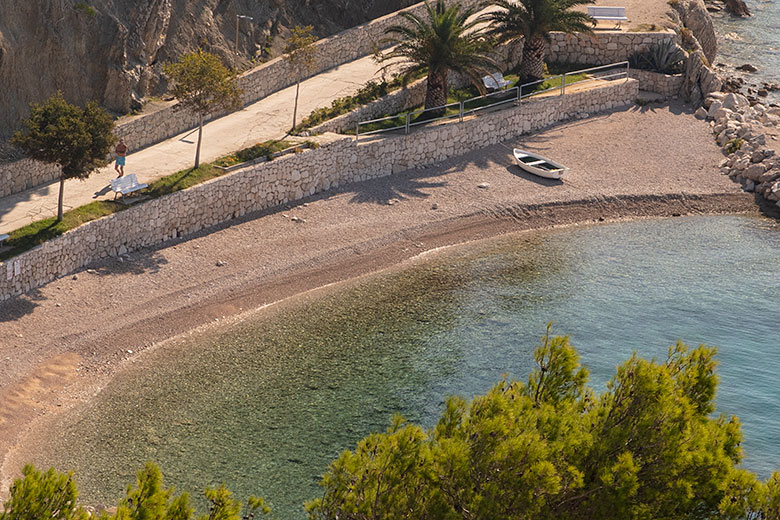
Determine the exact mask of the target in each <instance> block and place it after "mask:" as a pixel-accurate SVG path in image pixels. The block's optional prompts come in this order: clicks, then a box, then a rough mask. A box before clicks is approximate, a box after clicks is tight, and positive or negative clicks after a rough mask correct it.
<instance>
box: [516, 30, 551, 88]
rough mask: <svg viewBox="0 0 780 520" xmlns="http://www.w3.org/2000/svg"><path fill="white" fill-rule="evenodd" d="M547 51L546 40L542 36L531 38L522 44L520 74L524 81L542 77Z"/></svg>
mask: <svg viewBox="0 0 780 520" xmlns="http://www.w3.org/2000/svg"><path fill="white" fill-rule="evenodd" d="M546 53H547V42H545V41H544V38H540V37H538V36H537V37H535V38H531V41H529V42H528V43H527V44H526V45H524V46H523V63H522V64H521V65H520V75H521V76H522V77H523V79H524V80H526V81H536V80H539V79H542V78H543V77H544V57H545V54H546Z"/></svg>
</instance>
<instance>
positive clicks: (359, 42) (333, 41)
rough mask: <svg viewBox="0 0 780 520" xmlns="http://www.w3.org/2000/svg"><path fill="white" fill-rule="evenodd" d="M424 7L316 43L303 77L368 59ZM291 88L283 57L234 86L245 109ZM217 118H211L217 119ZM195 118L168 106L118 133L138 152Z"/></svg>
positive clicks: (465, 0) (466, 0)
mask: <svg viewBox="0 0 780 520" xmlns="http://www.w3.org/2000/svg"><path fill="white" fill-rule="evenodd" d="M457 2H458V3H460V4H461V5H463V6H473V5H476V4H478V3H479V0H457ZM424 9H425V5H424V3H418V4H415V5H413V6H411V7H408V8H406V9H402V10H400V11H397V12H395V13H391V14H388V15H386V16H383V17H381V18H377V19H376V20H372V21H370V22H368V23H365V24H363V25H359V26H357V27H353V28H352V29H347V30H346V31H342V32H340V33H338V34H335V35H333V36H331V37H329V38H324V39H322V40H319V41H318V42H317V43H316V47H317V54H316V58H315V64H314V69H313V70H312V71H311V72H310V74H309V75H308V76H307V77H311V76H315V75H317V74H320V73H322V72H325V71H326V70H330V69H332V68H334V67H337V66H339V65H342V64H344V63H348V62H350V61H354V60H356V59H358V58H361V57H363V56H368V55H369V54H371V53H372V52H374V50H375V49H376V48H377V47H378V45H379V42H380V40H382V38H384V37H385V34H384V31H385V29H387V28H388V27H390V26H392V25H396V24H398V23H401V22H402V19H401V17H400V14H399V13H402V12H413V13H416V14H421V13H423V12H424ZM294 84H295V74H294V73H293V71H292V69H291V68H290V66H289V64H288V63H287V61H286V60H285V59H284V57H281V56H280V57H278V58H275V59H273V60H271V61H269V62H267V63H264V64H262V65H260V66H258V67H255V68H254V69H252V70H250V71H247V72H245V73H243V74H242V75H241V76H240V77H239V78H238V85H239V87H240V88H241V89H242V90H243V91H244V93H243V96H242V103H243V104H244V105H247V104H249V103H254V102H255V101H257V100H259V99H262V98H264V97H267V96H268V95H270V94H272V93H274V92H277V91H279V90H281V89H284V88H287V87H289V86H291V85H294ZM222 115H225V114H224V113H222V114H217V115H216V116H215V117H220V116H222ZM196 124H197V118H195V117H194V116H192V115H191V114H189V113H187V112H186V111H182V110H178V108H177V107H176V105H172V106H170V107H167V108H165V109H163V110H160V111H158V112H155V113H152V114H149V115H148V116H144V117H140V118H136V119H133V120H132V121H129V122H128V123H127V124H123V125H122V127H121V130H120V131H119V132H118V133H120V135H122V137H124V138H125V141H127V143H128V144H129V145H130V147H131V148H132V149H135V150H137V149H139V148H142V147H144V146H148V145H150V144H152V143H156V142H159V141H162V140H164V139H167V138H168V137H172V136H174V135H176V134H178V133H181V132H184V131H185V130H189V129H190V128H194V127H195V126H196Z"/></svg>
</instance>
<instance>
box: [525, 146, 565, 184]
mask: <svg viewBox="0 0 780 520" xmlns="http://www.w3.org/2000/svg"><path fill="white" fill-rule="evenodd" d="M514 153H515V159H517V164H519V165H520V167H521V168H522V169H524V170H525V171H527V172H528V173H533V174H534V175H538V176H539V177H546V178H547V179H560V178H561V177H563V176H564V175H565V174H566V172H567V171H569V168H568V167H566V166H564V165H562V164H558V163H557V162H555V161H551V160H550V159H548V158H546V157H542V156H541V155H539V154H536V153H532V152H526V151H524V150H520V149H517V148H515V150H514Z"/></svg>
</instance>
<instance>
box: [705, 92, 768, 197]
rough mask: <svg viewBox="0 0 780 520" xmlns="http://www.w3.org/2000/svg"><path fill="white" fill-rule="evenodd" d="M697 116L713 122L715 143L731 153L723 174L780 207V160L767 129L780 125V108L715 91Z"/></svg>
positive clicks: (721, 169) (721, 164)
mask: <svg viewBox="0 0 780 520" xmlns="http://www.w3.org/2000/svg"><path fill="white" fill-rule="evenodd" d="M705 111H706V112H705ZM696 116H697V117H699V118H702V117H706V118H707V119H708V120H709V121H710V126H711V128H712V133H713V134H714V135H715V140H716V141H717V143H718V145H719V146H720V147H721V148H723V152H724V153H725V154H727V156H726V158H725V159H723V161H721V163H720V171H721V173H722V174H724V175H728V176H729V177H731V178H732V179H734V180H735V181H737V182H740V183H741V184H742V186H743V189H744V190H745V191H747V192H755V193H758V194H759V195H761V196H762V197H764V198H765V199H766V200H768V201H771V202H774V203H775V204H776V205H777V206H778V207H780V157H778V156H777V154H776V153H775V150H773V149H772V148H768V147H767V146H766V141H767V139H766V134H765V133H764V130H763V129H764V128H766V127H776V126H778V125H780V107H768V106H765V105H763V104H761V103H755V104H751V102H750V100H748V98H747V97H745V96H743V95H742V94H737V93H733V92H731V93H726V92H713V93H711V94H710V95H709V96H707V98H705V100H704V106H703V107H702V108H700V109H699V110H697V112H696Z"/></svg>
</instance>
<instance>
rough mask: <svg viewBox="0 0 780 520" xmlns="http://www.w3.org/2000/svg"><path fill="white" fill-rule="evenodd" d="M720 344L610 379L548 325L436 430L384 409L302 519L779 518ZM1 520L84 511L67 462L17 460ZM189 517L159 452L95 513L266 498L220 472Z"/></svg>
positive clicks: (159, 518)
mask: <svg viewBox="0 0 780 520" xmlns="http://www.w3.org/2000/svg"><path fill="white" fill-rule="evenodd" d="M715 354H716V351H715V349H714V348H710V347H707V346H704V345H702V346H700V347H698V348H695V349H690V348H688V347H687V346H685V345H684V344H682V343H677V344H676V345H674V346H672V347H670V349H669V351H668V355H667V358H666V359H665V360H663V361H656V360H646V359H642V358H640V357H638V356H637V355H636V354H635V355H633V356H632V357H631V358H630V359H629V360H627V361H626V362H625V363H623V364H622V365H620V366H619V367H618V368H617V371H616V373H615V375H614V376H613V377H612V379H611V380H610V381H609V382H608V383H607V385H606V390H605V391H604V392H602V393H601V394H597V393H596V392H594V391H593V390H592V389H591V388H590V387H588V371H587V370H586V369H585V368H584V367H582V366H581V365H580V362H579V355H578V354H577V352H576V350H575V349H574V347H573V346H572V345H571V343H570V341H569V338H568V337H561V336H556V337H551V335H550V332H549V327H548V332H547V335H546V336H545V337H544V338H543V340H542V343H541V345H540V346H539V347H538V348H537V349H536V351H535V352H534V360H535V363H536V368H535V369H534V370H533V371H532V373H531V374H530V375H529V377H528V379H527V380H526V381H525V382H521V381H515V380H510V379H504V380H503V381H500V382H499V383H498V384H496V385H495V386H494V387H493V388H492V389H491V390H490V391H489V392H488V393H487V394H485V395H480V396H477V397H475V398H474V399H473V400H472V401H470V402H467V401H465V400H464V399H460V398H457V397H450V398H449V399H448V400H447V402H446V407H445V410H444V411H443V413H442V416H441V418H440V419H439V421H438V423H437V424H436V425H435V426H434V427H433V428H431V429H430V430H427V431H426V430H425V429H423V428H422V427H420V426H418V425H415V424H410V423H407V422H406V421H404V419H403V418H402V417H400V416H395V417H394V418H393V421H392V424H391V426H390V428H389V429H388V431H387V432H386V433H377V434H372V435H369V436H368V437H366V438H365V439H363V440H362V441H360V442H359V443H358V444H357V446H356V448H355V449H354V450H353V451H345V452H344V453H343V454H342V455H341V456H340V457H338V459H336V460H335V461H334V462H333V463H332V464H331V466H330V468H329V470H328V472H327V473H326V474H325V475H324V476H323V478H322V482H321V486H322V487H323V494H322V496H321V497H320V498H317V499H315V500H312V501H310V502H309V503H307V504H306V509H307V511H308V515H309V518H310V520H336V519H340V520H396V519H399V518H406V519H409V520H462V519H466V520H481V519H490V520H509V519H512V520H517V519H520V520H526V519H527V520H531V519H533V520H590V519H600V518H609V519H614V520H623V519H625V520H657V519H670V520H671V519H688V520H697V519H701V520H778V519H780V472H778V473H775V474H774V475H772V476H771V477H770V478H769V479H768V480H767V481H766V482H760V481H759V480H758V479H757V478H756V476H755V475H754V474H752V473H750V472H749V471H746V470H744V469H741V468H739V463H740V461H741V458H742V450H741V448H740V443H741V441H742V434H741V431H740V424H739V420H738V419H737V418H736V417H733V416H731V417H728V416H724V415H717V416H715V415H713V413H714V409H715V407H714V399H715V394H716V390H717V384H718V378H717V375H716V373H715V368H716V361H715ZM22 475H23V476H22V478H19V479H17V480H16V481H15V482H14V484H13V485H12V486H11V488H10V493H9V498H8V499H7V500H6V502H5V504H4V506H3V511H2V513H0V520H39V519H44V518H46V519H54V520H86V519H87V515H86V513H85V511H84V509H83V508H81V507H80V506H79V505H78V504H77V502H76V499H77V497H78V492H77V489H76V484H75V483H74V481H73V476H72V475H71V474H62V473H58V472H57V471H55V470H54V469H50V470H48V471H47V472H45V473H42V472H39V471H38V470H36V469H35V468H33V467H32V466H26V467H25V468H24V470H23V473H22ZM205 498H206V500H207V501H208V503H209V508H208V513H207V514H203V515H200V516H197V517H196V516H195V512H194V510H193V508H192V507H191V506H190V502H189V496H188V495H187V494H186V493H183V494H180V495H176V494H175V492H174V490H173V489H172V488H166V487H165V486H164V484H163V477H162V474H161V472H160V469H159V468H158V467H157V466H156V465H154V464H153V463H147V464H146V466H145V467H144V468H143V469H142V470H141V471H139V472H138V475H137V480H136V484H135V486H129V487H128V489H127V492H126V494H125V496H124V497H123V498H122V499H121V500H120V501H119V502H118V506H117V509H116V512H115V513H113V514H109V513H107V512H102V513H101V514H100V515H99V520H147V519H156V520H195V518H197V520H251V519H253V518H255V517H256V516H257V515H267V514H269V513H270V508H269V507H268V506H267V504H266V503H265V501H264V500H263V499H262V498H259V497H250V498H249V499H248V500H247V501H246V502H245V503H242V502H239V501H238V500H236V499H235V498H234V497H233V495H232V494H231V493H230V491H228V490H227V488H226V487H225V486H224V485H222V486H220V487H218V488H209V489H206V490H205Z"/></svg>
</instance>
